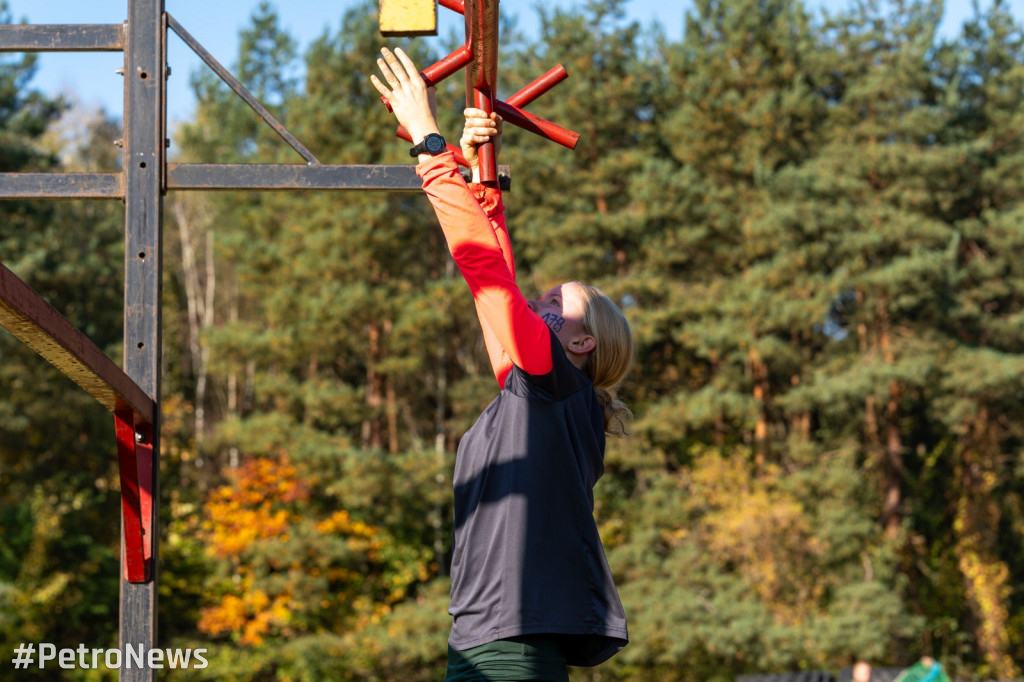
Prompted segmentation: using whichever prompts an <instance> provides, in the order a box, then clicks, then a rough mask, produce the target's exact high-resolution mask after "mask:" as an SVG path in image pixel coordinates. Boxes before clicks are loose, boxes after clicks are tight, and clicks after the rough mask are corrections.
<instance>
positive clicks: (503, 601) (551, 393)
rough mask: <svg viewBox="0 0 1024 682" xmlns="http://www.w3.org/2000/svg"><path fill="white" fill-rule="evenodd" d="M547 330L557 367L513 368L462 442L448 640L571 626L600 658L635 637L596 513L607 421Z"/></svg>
mask: <svg viewBox="0 0 1024 682" xmlns="http://www.w3.org/2000/svg"><path fill="white" fill-rule="evenodd" d="M550 336H551V354H552V364H553V367H552V370H551V372H549V373H548V374H544V375H540V376H533V375H529V374H527V373H526V372H524V371H523V370H521V369H520V368H518V367H514V368H513V369H512V371H511V373H510V374H509V376H508V379H507V380H506V382H505V388H504V389H503V390H502V391H501V393H500V394H499V395H498V397H497V398H495V399H494V401H493V402H492V403H491V404H490V405H489V406H488V407H487V409H486V410H484V412H483V414H482V415H480V418H479V419H478V420H477V422H476V424H474V425H473V427H472V428H471V429H470V430H469V431H467V432H466V435H465V436H464V437H463V438H462V441H461V442H460V443H459V449H458V454H457V458H456V463H455V477H454V485H455V550H454V556H453V557H452V592H451V607H450V609H449V612H450V613H451V615H452V616H453V618H454V621H453V624H452V631H451V635H450V637H449V644H450V645H451V647H452V648H453V649H455V650H457V651H462V650H465V649H469V648H471V647H474V646H479V645H481V644H486V643H487V642H492V641H494V640H497V639H504V638H508V637H514V636H517V635H531V634H556V635H564V637H561V638H560V639H561V640H562V642H563V647H564V649H565V653H566V662H567V663H568V664H569V665H584V666H587V665H596V664H598V663H601V662H602V661H604V660H606V659H608V658H609V657H611V656H612V655H613V654H615V653H616V652H617V651H619V650H620V649H621V648H622V647H624V646H625V645H626V643H627V641H628V635H627V633H626V617H625V614H624V613H623V610H622V604H621V602H620V601H619V597H618V594H617V592H616V589H615V584H614V583H613V581H612V576H611V571H610V570H609V568H608V562H607V560H606V558H605V554H604V549H603V547H602V545H601V539H600V537H599V535H598V531H597V524H596V523H595V522H594V515H593V514H594V493H593V489H594V484H595V483H596V482H597V480H598V478H600V477H601V474H602V473H604V447H605V434H604V420H603V418H602V412H601V406H600V404H599V403H598V400H597V394H596V393H595V391H594V386H593V384H592V383H591V381H590V379H589V378H587V376H586V375H584V374H583V373H582V372H581V371H579V370H578V369H577V368H576V367H575V366H574V365H573V364H572V363H571V362H570V361H569V359H568V358H567V357H566V355H565V351H563V350H562V347H561V344H560V343H559V342H558V338H557V337H556V336H555V334H554V333H552V334H551V335H550Z"/></svg>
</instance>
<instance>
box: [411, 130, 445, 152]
mask: <svg viewBox="0 0 1024 682" xmlns="http://www.w3.org/2000/svg"><path fill="white" fill-rule="evenodd" d="M447 148H448V143H447V142H445V141H444V138H443V137H441V136H440V135H438V134H437V133H430V134H429V135H427V136H426V137H424V138H423V140H422V141H421V142H420V143H419V144H417V145H416V146H415V147H413V148H412V149H410V150H409V156H419V155H420V154H430V155H431V156H437V155H438V154H440V153H441V152H443V151H444V150H445V149H447Z"/></svg>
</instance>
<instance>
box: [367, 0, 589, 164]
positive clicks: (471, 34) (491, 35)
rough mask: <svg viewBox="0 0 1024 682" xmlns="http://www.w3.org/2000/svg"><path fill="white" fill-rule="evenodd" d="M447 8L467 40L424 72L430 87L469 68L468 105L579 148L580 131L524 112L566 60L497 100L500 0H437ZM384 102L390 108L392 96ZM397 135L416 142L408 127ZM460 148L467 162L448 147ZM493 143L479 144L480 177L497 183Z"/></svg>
mask: <svg viewBox="0 0 1024 682" xmlns="http://www.w3.org/2000/svg"><path fill="white" fill-rule="evenodd" d="M438 2H439V4H441V5H442V6H443V7H447V8H448V9H450V10H452V11H454V12H458V13H459V14H462V15H463V16H464V17H465V20H466V43H465V44H464V45H462V46H461V47H459V48H458V49H457V50H455V51H454V52H452V53H451V54H450V55H448V56H447V57H445V58H444V59H442V60H440V61H439V62H437V63H436V64H432V65H431V66H428V67H427V68H425V69H423V71H421V72H420V75H421V76H422V77H423V80H424V81H425V82H426V84H427V85H428V86H434V85H437V84H438V83H440V82H441V81H443V80H444V79H445V78H447V77H448V76H451V75H452V74H454V73H455V72H457V71H458V70H459V69H462V68H465V69H466V105H467V106H474V107H477V108H478V109H483V110H484V111H486V112H488V113H490V112H492V111H497V112H498V114H500V115H501V117H502V118H503V119H504V120H505V122H506V123H511V124H512V125H514V126H518V127H520V128H522V129H523V130H528V131H530V132H531V133H534V134H535V135H539V136H540V137H543V138H544V139H546V140H551V141H552V142H557V143H558V144H560V145H562V146H564V147H568V148H569V149H575V148H576V144H577V142H578V141H579V138H580V136H579V133H576V132H573V131H572V130H568V129H566V128H563V127H562V126H560V125H557V124H555V123H552V122H551V121H548V120H545V119H543V118H541V117H540V116H535V115H533V114H530V113H527V112H526V111H523V109H522V108H523V107H525V106H526V105H527V104H529V103H530V102H532V101H534V100H535V99H537V98H538V97H540V96H541V95H543V94H544V93H545V92H547V91H548V90H550V89H551V88H553V87H555V86H556V85H558V84H559V83H561V82H562V81H563V80H565V79H566V78H568V77H569V74H568V72H567V71H566V70H565V67H564V66H562V65H561V64H559V65H557V66H555V67H553V68H552V69H550V70H549V71H548V72H547V73H545V74H544V75H543V76H541V77H539V78H537V79H535V80H534V81H533V82H531V83H530V84H529V85H527V86H526V87H524V88H522V89H521V90H519V92H517V93H515V94H514V95H512V96H511V97H509V98H508V100H507V101H501V100H499V99H497V97H496V96H495V93H496V92H497V80H498V78H497V72H498V68H497V67H498V0H438ZM381 101H382V102H383V103H384V105H385V106H387V107H388V109H389V110H390V108H391V107H390V105H389V104H388V101H387V98H386V97H382V98H381ZM396 134H397V135H398V136H399V137H401V138H402V139H404V140H408V141H410V142H412V141H413V140H412V138H411V137H410V135H409V133H408V131H406V130H405V128H403V127H402V126H398V130H397V131H396ZM448 148H449V149H450V150H451V151H453V152H455V160H456V161H458V162H459V163H460V164H462V165H463V166H465V165H466V161H465V159H464V158H463V157H462V153H461V150H460V149H459V148H458V147H456V146H454V145H448ZM497 177H498V175H497V166H496V164H495V158H494V151H493V145H492V144H491V143H487V144H485V145H482V146H481V147H480V179H481V181H483V182H496V181H497Z"/></svg>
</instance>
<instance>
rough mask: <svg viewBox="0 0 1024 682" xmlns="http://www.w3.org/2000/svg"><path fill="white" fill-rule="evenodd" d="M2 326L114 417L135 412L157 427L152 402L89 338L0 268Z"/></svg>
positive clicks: (19, 281)
mask: <svg viewBox="0 0 1024 682" xmlns="http://www.w3.org/2000/svg"><path fill="white" fill-rule="evenodd" d="M0 326H3V327H4V328H5V329H7V331H9V332H11V333H12V334H14V335H15V336H16V337H18V338H19V339H20V340H21V341H22V342H24V343H25V344H26V345H27V346H28V347H29V348H31V349H32V350H34V351H35V352H37V353H39V355H41V356H43V357H44V358H45V359H46V360H48V361H49V362H50V364H52V365H53V366H54V367H56V368H57V369H59V370H60V371H61V372H63V373H64V374H66V375H67V376H68V377H69V378H70V379H71V380H72V381H74V382H75V383H76V384H78V385H79V386H81V387H82V388H83V389H85V392H86V393H88V394H89V395H91V396H92V397H94V398H96V400H97V401H98V402H99V403H100V405H103V407H105V408H107V409H108V410H110V411H111V412H115V411H116V410H118V409H122V408H124V407H125V406H128V407H130V408H131V409H132V410H134V411H135V412H137V413H138V414H139V416H140V417H141V418H142V419H144V420H145V421H147V422H149V423H152V422H153V419H154V414H155V412H156V408H155V405H154V402H153V399H152V398H150V397H149V396H148V395H146V393H145V391H143V390H142V389H141V388H140V387H139V386H138V385H136V384H135V382H133V381H132V380H131V379H130V378H128V376H127V375H126V374H125V373H124V372H123V371H121V368H120V367H118V366H117V365H116V364H115V363H114V361H113V360H111V359H110V358H108V357H107V356H106V355H105V354H104V353H103V351H102V350H100V349H99V347H98V346H97V345H96V344H94V343H93V342H92V341H91V340H90V339H89V337H87V336H86V335H85V334H83V333H82V332H81V331H79V330H78V329H77V328H76V327H75V326H74V325H73V324H71V323H70V322H68V320H67V318H65V317H64V316H63V315H61V314H60V313H59V312H57V310H56V309H54V307H53V306H51V305H50V304H49V303H48V302H47V301H46V300H45V299H44V298H43V297H42V296H40V295H39V294H38V293H37V292H36V291H35V290H33V289H32V288H31V287H30V286H28V285H27V284H25V283H24V282H22V281H21V279H19V278H18V276H17V275H15V274H14V273H13V272H11V270H10V269H8V268H7V267H6V266H5V265H2V264H0Z"/></svg>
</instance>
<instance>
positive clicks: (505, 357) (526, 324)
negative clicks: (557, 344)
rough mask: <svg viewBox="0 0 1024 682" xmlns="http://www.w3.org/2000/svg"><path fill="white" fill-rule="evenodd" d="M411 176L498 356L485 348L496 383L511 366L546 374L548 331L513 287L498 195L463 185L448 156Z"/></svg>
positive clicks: (486, 188) (482, 187)
mask: <svg viewBox="0 0 1024 682" xmlns="http://www.w3.org/2000/svg"><path fill="white" fill-rule="evenodd" d="M416 172H417V174H419V176H420V178H422V180H423V190H424V191H425V192H426V194H427V197H428V198H429V199H430V203H431V204H432V205H433V207H434V211H435V213H436V214H437V219H438V222H439V223H440V225H441V230H442V231H443V232H444V236H445V239H446V241H447V242H448V249H449V251H451V254H452V258H454V259H455V263H456V265H458V266H459V270H460V271H461V272H462V277H463V278H464V279H465V280H466V284H468V285H469V289H470V291H471V292H472V293H473V300H474V301H475V302H476V308H477V316H478V317H479V318H480V324H481V326H482V327H483V329H484V334H485V336H486V335H488V334H493V338H494V340H495V341H496V342H497V343H498V344H500V347H501V349H502V350H503V351H504V353H503V354H501V355H499V354H498V353H496V352H494V350H493V349H489V351H490V354H491V366H492V369H493V370H494V375H495V377H496V378H497V380H498V384H499V385H500V386H504V385H505V379H506V378H507V377H508V373H509V371H510V370H511V369H512V364H514V365H516V366H517V367H519V368H520V369H522V370H523V371H525V372H527V373H528V374H535V375H538V374H547V373H548V372H550V371H551V368H552V360H551V337H550V332H549V330H548V327H547V325H546V324H544V321H543V320H541V319H540V317H539V316H537V314H536V313H534V312H533V311H532V310H531V309H530V307H529V305H528V304H527V301H526V298H525V297H524V296H523V294H522V292H521V291H520V290H519V287H518V285H517V284H516V277H515V260H514V258H513V255H512V244H511V242H510V241H509V237H508V230H507V229H506V227H505V214H504V211H505V207H504V205H503V204H502V201H501V191H500V190H499V189H497V188H496V187H490V186H486V185H479V184H473V185H472V186H467V185H466V181H465V180H464V179H463V178H462V175H461V174H460V173H459V168H458V166H457V165H456V163H455V157H454V156H453V155H452V154H451V153H450V152H448V153H444V154H440V155H438V156H434V157H431V158H430V159H427V160H426V161H423V162H422V163H420V164H419V165H417V166H416Z"/></svg>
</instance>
